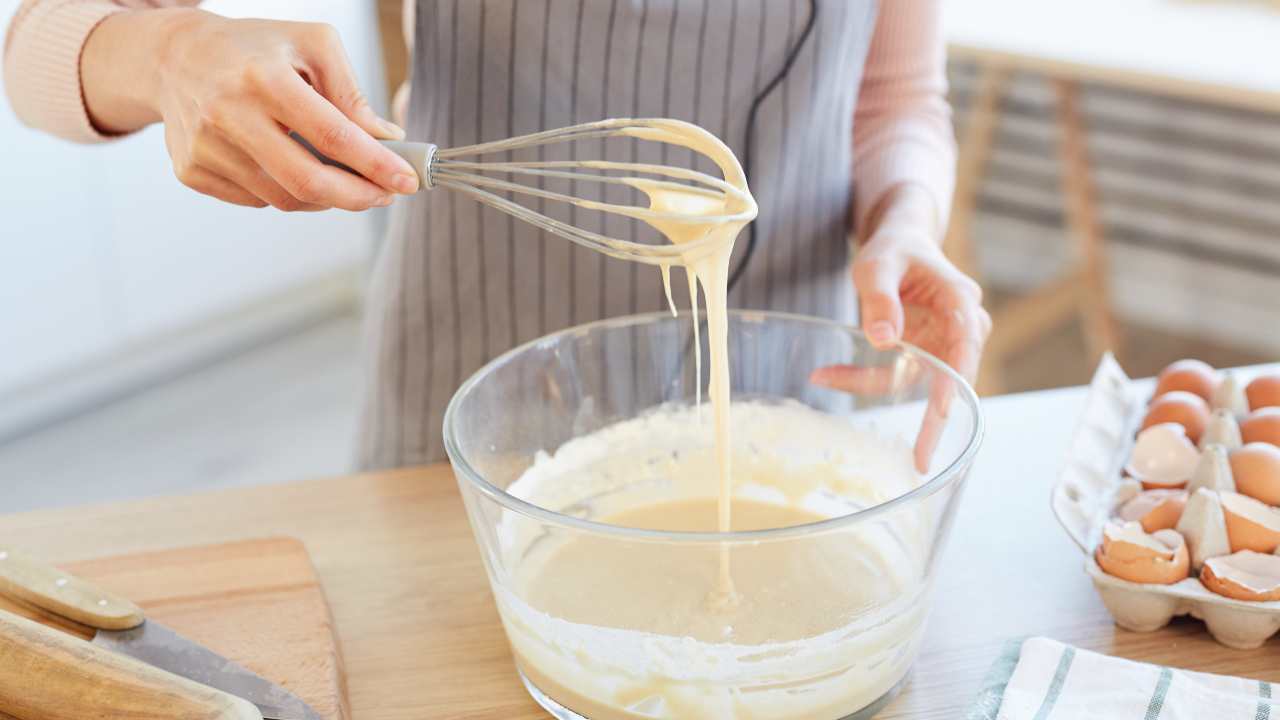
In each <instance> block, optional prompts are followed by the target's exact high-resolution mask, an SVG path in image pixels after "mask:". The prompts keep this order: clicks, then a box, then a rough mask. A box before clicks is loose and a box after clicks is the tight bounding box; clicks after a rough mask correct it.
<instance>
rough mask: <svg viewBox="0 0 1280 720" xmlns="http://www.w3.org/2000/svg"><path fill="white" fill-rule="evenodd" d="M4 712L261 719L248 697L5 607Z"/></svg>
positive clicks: (40, 718)
mask: <svg viewBox="0 0 1280 720" xmlns="http://www.w3.org/2000/svg"><path fill="white" fill-rule="evenodd" d="M0 712H4V713H8V714H9V715H12V716H14V717H16V718H19V720H99V719H101V720H106V719H107V718H131V719H132V720H179V719H181V720H262V714H261V713H259V712H258V708H257V707H255V706H254V705H253V704H252V703H250V702H248V701H247V700H242V699H240V698H238V697H234V696H232V695H228V694H227V693H224V692H221V691H218V690H214V689H213V688H210V687H205V686H204V685H200V684H198V683H195V682H192V681H191V680H187V679H185V678H181V677H178V676H177V675H171V674H169V673H167V672H165V671H163V670H160V669H157V668H154V667H152V666H150V665H147V664H146V663H143V662H140V661H138V660H134V659H133V658H129V657H125V656H123V655H117V654H115V653H113V652H108V651H107V650H104V649H102V648H100V647H98V646H96V645H93V644H92V643H87V642H85V641H83V640H79V639H77V638H73V637H70V636H68V635H64V634H62V633H60V632H58V631H56V630H52V629H50V628H47V627H45V626H43V625H41V624H39V623H35V622H32V621H30V620H27V619H26V618H21V617H18V616H17V615H14V614H12V613H8V612H5V611H3V610H0Z"/></svg>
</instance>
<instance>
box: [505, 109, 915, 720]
mask: <svg viewBox="0 0 1280 720" xmlns="http://www.w3.org/2000/svg"><path fill="white" fill-rule="evenodd" d="M630 132H631V134H634V135H636V136H637V137H642V138H647V139H652V140H660V141H663V142H667V143H673V144H677V145H683V146H685V147H688V148H690V149H692V150H694V151H695V152H699V153H701V154H703V155H706V156H707V157H710V158H711V159H712V160H713V161H715V163H716V164H717V165H719V167H720V169H721V171H722V173H723V175H724V179H725V181H726V182H727V183H729V184H730V185H732V186H733V187H735V188H737V189H738V190H739V191H740V192H739V193H737V194H732V193H715V192H707V191H705V190H700V189H694V188H690V189H687V190H685V189H681V188H680V187H678V186H674V185H673V184H671V183H666V182H659V181H652V180H645V179H634V180H631V181H629V182H630V183H631V184H632V185H633V186H634V187H636V188H637V189H639V190H641V191H643V192H644V193H646V195H647V196H648V197H649V202H650V209H651V210H656V211H659V212H662V213H665V215H664V217H663V218H662V219H658V220H655V219H652V218H647V217H646V218H644V219H645V220H646V222H649V223H650V224H651V225H653V226H654V227H655V228H656V229H657V230H658V231H659V232H661V233H662V234H663V235H665V236H666V238H667V239H668V240H669V241H670V242H671V243H673V244H675V245H677V246H689V247H690V248H691V249H690V250H689V251H688V252H686V253H684V254H683V255H682V263H681V264H683V265H684V267H685V269H686V271H687V272H688V274H689V286H690V295H691V297H692V298H693V304H694V307H695V314H694V328H695V331H696V330H697V327H698V319H697V315H696V306H697V293H696V287H697V285H701V287H702V290H703V293H704V295H705V297H706V307H707V328H708V341H709V342H708V344H709V348H710V373H709V375H710V388H709V389H710V399H711V404H712V407H713V437H714V440H713V442H712V443H711V446H712V448H713V455H712V456H711V457H708V456H707V454H706V452H705V450H704V448H705V447H706V443H705V438H703V437H700V436H701V435H704V434H705V433H704V432H703V428H702V423H701V422H700V415H699V414H698V413H697V411H694V412H693V413H690V412H687V411H686V412H673V413H668V414H667V415H666V416H664V417H657V418H650V419H639V420H636V421H630V422H628V423H623V424H622V425H621V426H620V427H618V428H613V429H609V428H606V430H604V431H601V432H599V433H596V434H594V436H588V437H586V438H580V439H578V440H575V441H574V442H571V443H569V444H567V445H566V446H565V447H563V448H561V449H560V450H559V451H558V452H557V455H556V458H554V459H553V460H552V461H551V462H549V463H547V464H546V465H544V466H542V467H537V466H535V468H533V469H531V470H530V472H529V473H526V477H522V478H521V480H520V481H517V483H515V484H513V486H512V488H510V490H511V491H512V492H513V493H514V494H517V495H519V496H522V497H525V499H528V500H531V501H533V502H535V503H536V504H538V505H541V506H543V507H547V508H551V509H555V510H558V511H560V512H566V513H573V514H582V513H587V514H588V516H590V517H591V518H592V519H593V520H596V521H599V522H604V523H607V524H611V525H618V526H622V527H632V528H645V529H651V530H666V531H686V532H713V531H718V532H729V531H731V530H734V531H742V530H753V529H767V528H777V527H788V526H793V525H799V524H806V523H811V522H816V521H820V520H823V519H827V518H830V517H835V516H838V515H842V514H847V513H848V512H850V511H852V510H855V509H857V508H858V507H863V506H866V505H871V504H875V503H876V502H879V501H881V500H883V499H886V497H885V495H889V496H891V495H894V494H898V493H899V492H903V491H905V490H907V489H910V487H913V486H914V482H915V480H916V477H915V475H914V473H913V472H912V471H911V469H910V464H909V454H908V453H907V451H906V449H905V448H895V449H894V450H892V451H886V450H884V448H883V447H881V448H880V449H879V450H877V451H873V452H870V453H868V454H867V456H868V457H869V458H871V459H872V460H877V461H880V466H879V467H877V465H876V462H870V463H867V464H865V465H863V466H862V470H863V471H864V472H865V471H870V472H873V473H876V472H878V473H880V474H883V476H884V477H876V478H874V480H875V482H870V481H868V479H867V477H866V476H865V475H858V474H856V473H851V472H850V471H849V468H850V467H851V465H850V464H849V463H847V462H844V463H842V462H840V461H838V459H833V458H822V459H820V460H818V461H816V462H815V461H813V460H812V459H810V460H807V461H805V462H801V463H799V464H796V463H795V462H794V461H793V460H790V459H788V458H795V457H805V456H806V454H807V453H810V452H811V450H812V448H814V447H819V448H830V447H848V446H850V445H851V444H853V445H856V443H850V433H851V432H852V430H851V428H849V427H848V426H847V425H842V424H840V423H838V422H835V421H834V420H833V419H829V418H827V417H826V416H822V415H821V414H819V413H816V412H814V411H811V410H808V409H807V408H801V407H799V406H796V407H785V408H768V407H748V408H745V409H744V408H739V407H738V406H732V407H733V412H732V413H731V404H730V382H729V362H728V311H727V289H728V288H727V285H728V274H729V259H730V254H731V253H732V250H733V243H734V239H735V238H736V237H737V234H738V232H739V231H740V230H741V229H742V227H743V226H744V225H745V224H746V223H747V222H749V221H750V220H751V219H752V218H754V217H755V203H754V201H753V200H752V199H751V196H750V194H749V192H748V191H747V186H746V178H745V176H744V175H743V172H742V168H741V166H740V165H739V164H738V161H737V159H736V158H735V157H734V156H733V154H732V152H731V151H730V150H729V149H728V147H726V146H725V145H724V144H723V143H721V142H720V141H719V140H718V139H716V138H715V137H714V136H712V135H710V134H709V133H707V132H706V131H704V130H702V129H700V128H697V127H695V126H692V125H689V124H687V123H679V122H675V121H665V120H657V121H652V122H651V125H650V127H647V128H643V129H638V130H633V131H630ZM660 267H661V270H662V273H663V283H664V287H665V288H666V290H667V295H668V300H670V278H669V267H668V266H666V265H662V266H660ZM672 310H673V312H674V306H673V308H672ZM698 365H699V373H698V377H699V379H700V378H701V372H700V365H701V358H700V357H699V358H698ZM700 391H701V388H700V387H699V393H700ZM739 410H741V412H739ZM734 418H736V419H737V422H736V424H735V422H734ZM833 423H834V424H833ZM731 425H733V426H734V427H733V429H732V431H731ZM735 433H736V434H738V435H746V436H747V437H745V438H744V439H745V440H747V441H748V442H747V443H746V444H747V445H748V446H750V447H756V448H758V447H761V446H764V447H766V448H768V450H767V451H766V452H765V453H764V454H763V455H762V454H760V453H759V452H756V453H743V452H742V451H741V450H736V449H735V445H734V444H733V441H734V435H735ZM762 433H763V434H762ZM699 442H701V443H702V444H701V445H700V444H699ZM873 445H874V441H869V442H868V447H870V446H873ZM793 450H794V452H792V451H793ZM886 452H887V454H886ZM735 464H736V465H737V471H736V472H735V471H734V467H735ZM710 479H714V484H711V483H709V482H708V480H710ZM752 495H754V496H755V497H752ZM927 532H928V529H927V528H925V527H923V526H922V525H920V524H917V523H915V522H914V519H913V518H912V517H909V516H903V517H900V518H899V519H898V522H896V523H884V524H881V525H873V526H870V527H865V528H863V527H857V528H845V529H843V530H840V531H832V532H828V533H823V534H818V535H806V536H804V537H803V538H794V539H785V540H775V541H765V542H758V543H743V544H735V545H734V546H732V547H730V545H729V544H727V543H720V542H701V543H692V544H682V545H676V544H673V543H671V542H662V541H620V540H619V539H618V538H617V537H614V536H593V535H590V534H586V533H583V534H574V533H568V534H559V533H549V532H547V531H546V530H545V529H544V528H543V527H541V526H540V525H538V524H536V523H527V522H523V521H520V520H515V519H513V520H512V521H511V523H509V525H508V527H506V528H505V535H506V542H505V545H506V547H507V549H508V550H509V553H510V558H509V561H508V562H509V563H510V565H511V566H514V567H518V568H519V572H518V576H517V577H515V578H513V580H512V584H511V585H510V586H509V587H508V588H504V589H503V590H502V591H501V592H499V607H500V609H501V610H502V615H503V621H504V623H505V624H506V627H507V632H508V636H509V637H510V639H511V643H512V647H513V650H514V651H515V655H516V658H517V662H518V663H519V665H520V667H521V670H522V672H524V674H525V675H526V677H528V678H529V679H530V680H531V681H532V682H533V683H534V684H535V685H537V686H538V687H539V688H540V689H541V690H542V691H543V692H545V693H547V694H548V695H549V696H550V697H552V698H553V699H555V700H556V701H557V702H559V703H560V704H561V705H563V706H565V707H568V708H570V709H572V710H574V711H576V712H577V713H578V714H580V715H583V716H585V717H588V718H591V720H633V719H640V718H649V719H653V718H662V719H672V720H674V719H677V718H678V719H680V720H700V719H704V718H705V719H707V720H710V719H713V718H714V719H716V720H726V719H735V720H749V719H750V720H756V719H761V720H763V719H765V718H768V719H783V718H806V719H810V718H811V719H813V720H824V719H831V720H834V719H835V718H839V717H843V716H844V715H847V714H849V713H851V712H853V711H856V710H858V709H860V708H861V707H863V706H865V705H866V704H868V703H870V702H872V701H873V700H875V699H876V698H877V697H879V696H880V695H883V694H884V693H885V692H886V691H887V690H888V689H889V688H890V687H892V685H893V684H894V683H895V682H897V681H898V680H899V679H901V677H902V675H903V674H904V673H905V671H906V667H907V664H908V663H909V660H910V657H911V656H912V655H913V654H914V653H913V648H914V644H915V642H916V640H917V638H918V636H919V634H918V629H919V626H920V624H921V622H922V612H923V602H922V601H921V597H922V591H923V587H922V585H921V584H919V583H913V578H914V576H917V575H918V571H919V568H920V567H921V560H922V558H918V557H916V556H915V555H914V553H913V551H912V549H911V548H913V547H924V545H917V544H916V541H917V540H918V539H920V538H919V537H917V536H919V535H921V534H922V533H927Z"/></svg>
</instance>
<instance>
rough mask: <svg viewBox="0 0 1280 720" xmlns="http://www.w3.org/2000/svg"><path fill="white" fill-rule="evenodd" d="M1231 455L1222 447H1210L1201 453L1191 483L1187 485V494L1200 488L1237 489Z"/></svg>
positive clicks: (1192, 473)
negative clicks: (1232, 470)
mask: <svg viewBox="0 0 1280 720" xmlns="http://www.w3.org/2000/svg"><path fill="white" fill-rule="evenodd" d="M1229 458H1230V453H1228V452H1227V449H1226V448H1225V447H1223V446H1221V445H1210V446H1208V447H1206V448H1205V449H1203V450H1201V451H1200V459H1199V460H1197V461H1196V467H1195V469H1194V470H1192V471H1191V481H1190V482H1188V483H1187V492H1189V493H1193V492H1195V491H1196V490H1199V489H1200V488H1206V489H1209V490H1230V491H1234V490H1235V489H1236V483H1235V476H1234V475H1233V474H1232V472H1231V461H1230V459H1229Z"/></svg>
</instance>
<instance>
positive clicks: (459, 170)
mask: <svg viewBox="0 0 1280 720" xmlns="http://www.w3.org/2000/svg"><path fill="white" fill-rule="evenodd" d="M614 137H630V138H635V139H640V140H649V141H653V142H660V143H668V144H672V145H677V146H680V147H684V148H686V149H688V150H691V151H693V152H695V153H699V154H701V155H703V156H704V157H707V158H708V159H710V160H712V161H713V162H715V163H716V164H717V165H718V166H719V167H720V168H721V171H722V172H723V173H724V175H725V177H724V178H723V179H722V178H717V177H712V176H711V175H708V174H707V173H704V172H700V171H697V170H693V169H689V168H681V167H671V166H667V165H655V164H651V163H638V162H618V161H612V160H540V161H508V162H484V161H482V160H478V159H476V158H481V157H483V156H486V155H494V154H497V153H506V152H510V151H514V150H524V149H527V148H534V147H538V146H543V145H552V144H556V143H571V142H577V141H580V140H589V139H593V138H614ZM295 139H297V140H299V141H300V142H302V141H301V139H300V138H298V137H296V136H295ZM305 144H306V143H305V142H304V145H305ZM383 144H384V145H386V146H387V147H389V148H390V149H391V150H392V151H393V152H395V153H396V154H398V155H400V156H401V157H403V158H405V159H406V160H408V161H409V163H410V164H412V165H413V166H414V168H415V169H416V170H417V171H418V175H419V178H420V180H421V187H422V189H423V190H431V189H433V188H446V189H448V190H453V191H456V192H460V193H462V194H464V195H467V196H469V197H471V198H472V199H474V200H476V201H478V202H481V203H484V204H485V205H488V206H489V207H492V208H495V209H497V210H500V211H502V212H504V213H508V214H510V215H512V216H514V217H516V218H518V219H519V220H522V221H524V222H527V223H529V224H531V225H534V226H536V227H539V228H541V229H543V230H545V231H547V232H549V233H552V234H554V235H558V236H560V237H562V238H565V239H566V240H570V241H572V242H575V243H578V244H579V245H582V246H584V247H587V248H590V249H592V250H595V251H597V252H601V253H604V254H606V255H610V256H613V257H618V258H622V259H625V260H632V261H637V262H644V263H648V264H652V265H669V264H678V263H681V262H687V261H688V260H689V258H691V257H697V256H700V255H701V254H703V253H706V252H711V251H713V250H714V249H715V247H714V246H715V244H716V243H717V237H716V236H715V235H714V234H712V233H708V234H706V235H705V236H703V237H701V238H699V239H696V240H693V241H691V242H686V243H682V244H680V245H672V244H649V243H642V242H635V241H632V240H623V239H620V238H615V237H609V236H607V235H601V234H600V233H597V232H593V231H591V230H587V229H584V228H581V227H577V226H576V225H571V224H569V223H566V222H564V221H561V220H557V219H555V218H553V217H550V216H549V215H546V214H545V213H542V212H539V211H537V210H533V209H532V208H530V207H528V206H526V205H522V204H520V203H518V202H516V201H515V200H512V199H511V198H509V197H506V196H505V195H523V196H528V197H533V198H541V199H544V200H548V201H552V202H563V203H567V204H569V205H573V206H576V207H579V208H582V209H585V210H593V211H598V212H604V213H612V214H614V215H621V216H625V217H629V218H634V219H637V220H641V221H643V222H646V223H648V224H649V225H652V226H654V227H658V228H661V227H662V226H664V225H668V226H669V225H679V224H696V225H699V226H705V227H707V228H708V229H709V228H711V227H713V226H717V225H724V224H733V223H737V224H742V225H745V224H746V223H748V222H750V221H751V220H753V219H754V218H755V216H756V212H757V208H756V203H755V200H754V199H753V198H752V197H751V194H750V192H749V191H747V190H746V187H747V185H746V177H745V175H744V174H743V172H742V166H741V165H740V164H739V163H738V161H737V158H735V157H734V156H733V153H732V152H731V151H730V150H729V148H728V147H727V146H726V145H725V144H724V143H723V142H721V141H720V140H719V139H718V138H717V137H715V136H714V135H712V134H711V133H709V132H707V131H706V130H704V129H702V128H701V127H698V126H697V125H694V124H692V123H687V122H683V121H680V120H671V119H666V118H641V119H611V120H599V121H596V122H589V123H583V124H580V125H573V126H570V127H565V128H559V129H556V130H547V131H544V132H538V133H532V134H529V135H521V136H519V137H513V138H507V139H505V140H496V141H493V142H486V143H479V144H477V145H467V146H465V147H456V148H442V147H438V146H436V145H433V144H431V143H423V142H408V141H384V143H383ZM308 149H310V150H311V151H312V152H313V153H315V152H316V151H315V150H314V148H311V147H310V146H309V145H308ZM316 154H317V156H318V157H320V158H321V160H323V161H325V162H329V163H330V164H337V163H333V162H332V161H330V160H328V159H327V158H324V157H323V156H320V155H319V154H318V153H316ZM587 171H591V172H587ZM607 173H615V174H607ZM543 178H553V179H559V180H567V181H571V182H574V183H602V184H606V185H622V186H627V187H630V188H632V189H634V190H638V191H640V192H641V193H644V194H645V195H648V196H650V197H651V198H652V194H651V193H653V192H661V193H668V194H669V193H671V192H675V193H678V194H679V196H680V197H683V198H685V199H686V200H687V202H685V203H683V204H684V205H686V206H687V208H686V209H685V210H677V209H670V208H663V209H656V208H654V207H652V206H651V207H643V206H640V205H626V204H618V203H609V202H603V201H598V200H589V199H586V198H580V197H574V196H573V195H568V194H565V193H561V192H556V191H553V190H548V189H545V188H543V187H537V186H534V185H530V184H526V183H522V182H518V181H517V180H519V179H525V180H528V181H534V180H538V181H540V180H541V179H543ZM662 178H665V179H662ZM676 181H681V182H676Z"/></svg>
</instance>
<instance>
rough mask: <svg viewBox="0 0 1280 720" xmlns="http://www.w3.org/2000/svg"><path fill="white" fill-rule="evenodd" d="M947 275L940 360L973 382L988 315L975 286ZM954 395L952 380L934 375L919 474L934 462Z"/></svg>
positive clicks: (920, 439)
mask: <svg viewBox="0 0 1280 720" xmlns="http://www.w3.org/2000/svg"><path fill="white" fill-rule="evenodd" d="M948 275H950V277H948V278H947V281H946V282H945V283H944V285H943V287H944V288H946V289H945V290H944V291H943V293H942V298H941V300H942V303H941V307H939V308H938V310H939V311H942V312H944V313H945V314H946V317H945V318H944V322H945V327H946V330H945V333H946V335H945V337H946V343H945V349H944V352H943V357H942V360H943V361H945V362H946V363H947V364H948V365H950V366H951V367H952V368H953V369H954V370H955V371H956V372H957V373H959V374H960V376H961V377H963V378H965V379H966V380H968V381H969V382H973V380H974V379H975V378H976V377H977V375H978V364H979V362H980V361H981V357H982V347H983V345H984V344H985V343H986V340H987V336H988V335H990V334H991V316H990V315H989V314H987V311H986V310H985V309H983V307H982V304H981V302H982V290H981V288H980V287H979V286H978V285H977V283H975V282H973V281H972V280H971V279H970V278H968V277H967V276H965V275H963V274H961V273H959V272H956V271H951V273H948ZM956 393H957V388H956V383H955V381H953V380H952V379H951V378H950V377H948V376H946V375H944V374H942V373H936V374H935V376H934V379H933V383H932V387H930V388H929V402H928V404H927V405H926V407H925V413H924V419H923V420H922V422H921V425H920V433H919V434H918V435H917V437H916V443H915V449H914V455H915V463H916V469H917V470H918V471H920V472H922V473H923V472H927V471H928V468H929V464H930V463H931V462H932V460H933V455H934V453H935V452H936V450H937V447H938V442H939V441H940V440H941V437H942V432H943V430H944V429H945V428H946V420H947V416H948V415H949V414H950V412H951V403H952V402H953V401H954V399H955V396H956Z"/></svg>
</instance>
